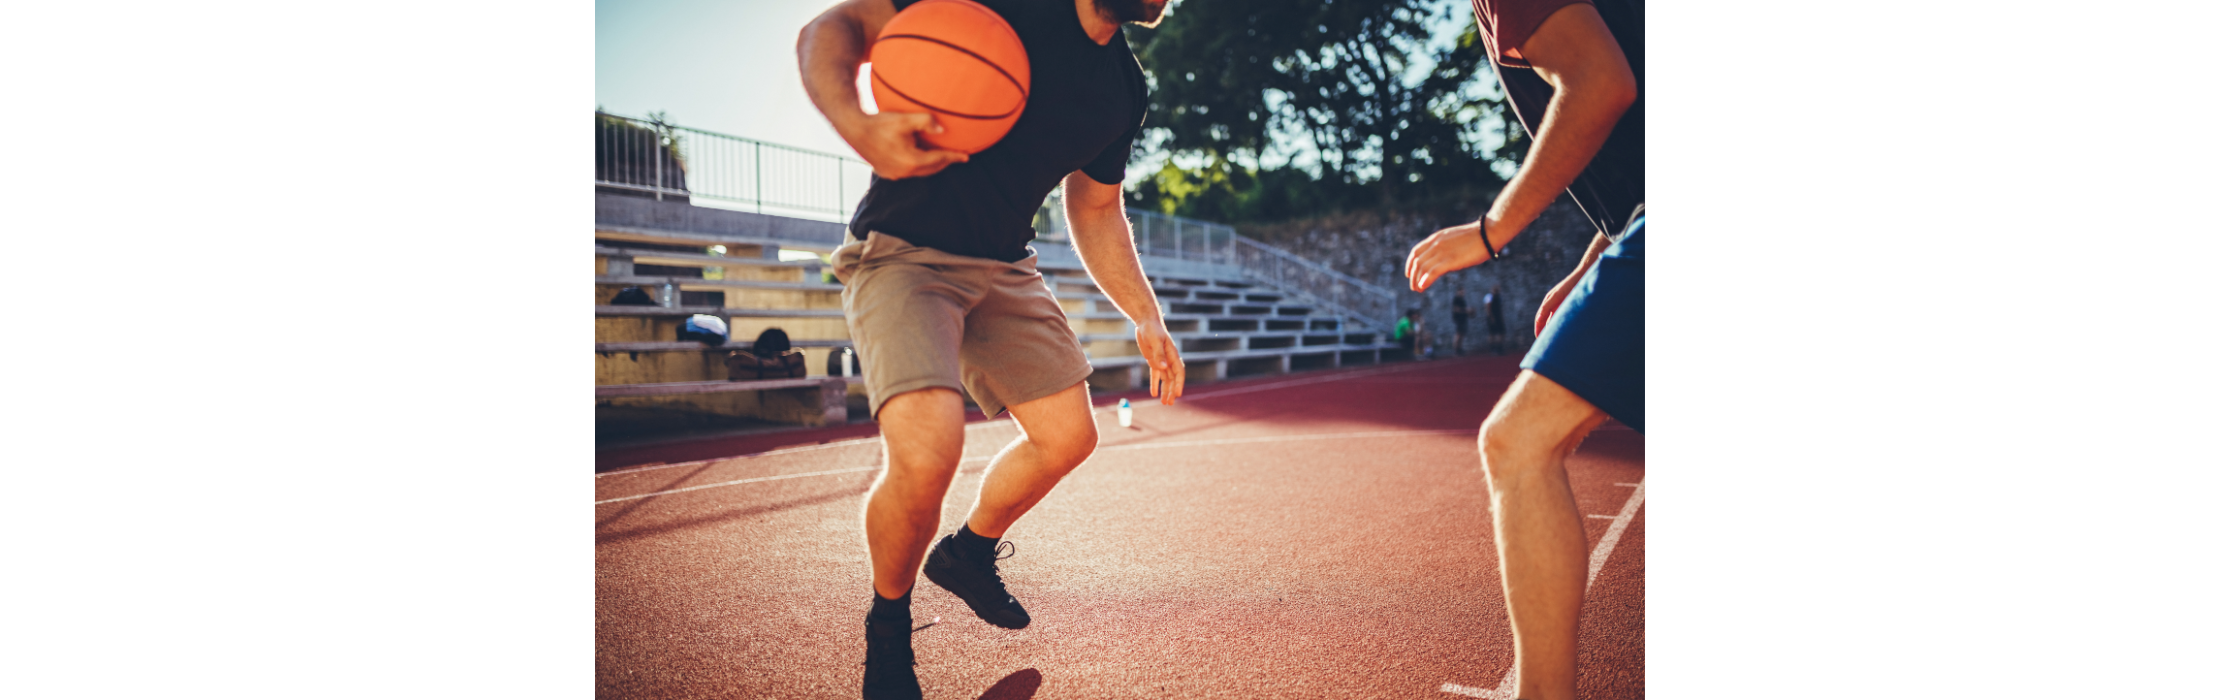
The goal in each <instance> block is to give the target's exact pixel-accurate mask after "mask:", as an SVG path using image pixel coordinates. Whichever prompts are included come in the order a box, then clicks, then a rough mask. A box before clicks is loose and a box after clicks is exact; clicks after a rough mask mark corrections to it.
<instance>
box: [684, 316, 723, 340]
mask: <svg viewBox="0 0 2240 700" xmlns="http://www.w3.org/2000/svg"><path fill="white" fill-rule="evenodd" d="M677 340H680V341H683V340H697V341H700V342H702V343H706V344H707V345H708V347H711V348H717V347H723V344H724V343H728V342H731V329H730V327H729V326H726V325H725V324H724V322H723V319H720V318H716V317H714V316H710V315H707V314H693V315H692V318H688V319H685V320H684V322H683V323H679V324H677Z"/></svg>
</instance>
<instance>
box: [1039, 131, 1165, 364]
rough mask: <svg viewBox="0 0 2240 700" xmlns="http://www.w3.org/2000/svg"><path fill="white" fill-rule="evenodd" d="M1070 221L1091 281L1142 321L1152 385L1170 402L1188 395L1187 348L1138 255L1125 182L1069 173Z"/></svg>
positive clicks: (1139, 339)
mask: <svg viewBox="0 0 2240 700" xmlns="http://www.w3.org/2000/svg"><path fill="white" fill-rule="evenodd" d="M1065 191H1066V194H1065V202H1066V225H1067V226H1070V227H1072V229H1073V249H1074V251H1075V252H1077V253H1080V254H1081V264H1082V266H1083V267H1087V268H1088V269H1089V277H1090V279H1093V280H1096V282H1097V287H1098V288H1099V289H1103V290H1104V295H1105V297H1107V298H1109V299H1111V300H1112V303H1113V304H1115V305H1118V306H1119V307H1120V313H1123V314H1127V316H1128V320H1130V321H1134V322H1135V324H1136V348H1137V349H1138V350H1141V351H1142V352H1143V360H1144V362H1145V363H1146V364H1148V365H1149V366H1150V368H1151V388H1152V393H1153V395H1154V396H1157V397H1159V402H1160V403H1163V404H1166V405H1168V406H1172V405H1174V401H1175V399H1177V398H1180V397H1181V396H1182V383H1183V372H1182V352H1181V351H1180V350H1177V349H1176V348H1175V345H1174V338H1173V337H1172V336H1169V335H1167V321H1166V317H1165V316H1164V315H1162V314H1160V313H1159V298H1158V297H1157V296H1155V295H1153V294H1152V292H1151V281H1150V280H1148V279H1145V278H1144V276H1143V265H1142V263H1141V262H1139V261H1138V260H1137V259H1136V243H1135V237H1134V236H1133V235H1131V234H1130V233H1129V231H1128V215H1127V213H1126V212H1124V211H1122V210H1121V208H1120V186H1119V185H1107V184H1104V183H1102V182H1097V181H1096V180H1094V179H1091V178H1090V177H1089V176H1088V175H1086V174H1083V173H1082V172H1080V171H1078V170H1077V171H1074V173H1073V174H1071V175H1067V176H1066V190H1065Z"/></svg>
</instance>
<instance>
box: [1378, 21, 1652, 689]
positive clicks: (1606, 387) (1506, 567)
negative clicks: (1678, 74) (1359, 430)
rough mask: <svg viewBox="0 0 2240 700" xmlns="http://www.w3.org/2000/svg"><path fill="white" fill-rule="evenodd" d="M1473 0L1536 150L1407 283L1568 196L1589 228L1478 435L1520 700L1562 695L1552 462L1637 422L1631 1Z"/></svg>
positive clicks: (1466, 262) (1636, 25) (1639, 225)
mask: <svg viewBox="0 0 2240 700" xmlns="http://www.w3.org/2000/svg"><path fill="white" fill-rule="evenodd" d="M1472 5H1473V9H1474V10H1475V11H1476V12H1475V14H1476V15H1477V20H1478V35H1479V36H1480V37H1483V38H1484V39H1485V41H1484V43H1485V46H1486V53H1487V56H1488V57H1489V58H1491V59H1492V60H1493V61H1494V63H1495V65H1496V67H1497V69H1498V70H1499V72H1500V77H1501V85H1502V91H1503V92H1505V93H1507V94H1508V97H1509V106H1510V107H1511V108H1512V109H1514V110H1516V113H1517V117H1518V119H1519V120H1520V121H1523V122H1524V124H1525V127H1526V130H1527V131H1528V132H1529V133H1530V134H1531V136H1532V148H1531V150H1530V151H1528V152H1527V153H1526V155H1525V160H1524V165H1523V166H1521V167H1520V168H1518V170H1517V175H1516V178H1515V179H1514V180H1512V181H1510V183H1509V185H1508V187H1506V188H1504V189H1503V190H1502V191H1501V194H1500V195H1499V196H1498V197H1496V198H1495V199H1494V202H1493V207H1492V209H1491V211H1488V212H1487V213H1486V214H1485V215H1484V216H1482V217H1480V218H1479V219H1478V220H1477V221H1474V222H1471V223H1468V224H1463V225H1461V226H1454V227H1450V228H1446V229H1442V230H1440V231H1438V232H1436V233H1433V234H1431V235H1430V236H1429V237H1426V238H1425V239H1424V240H1423V241H1422V242H1421V243H1418V244H1416V247H1415V249H1414V250H1413V251H1411V252H1410V253H1409V255H1408V268H1407V271H1408V279H1409V283H1410V284H1411V285H1412V286H1413V287H1414V288H1415V289H1416V290H1417V291H1422V290H1424V289H1429V288H1430V287H1431V283H1432V282H1433V281H1436V280H1438V279H1439V276H1440V275H1444V274H1446V273H1448V272H1452V271H1455V270H1458V269H1462V268H1465V267H1469V266H1472V265H1476V264H1478V263H1482V262H1485V261H1486V260H1488V259H1490V258H1492V257H1493V251H1495V250H1498V249H1500V247H1501V246H1502V245H1505V244H1507V243H1508V242H1509V240H1510V239H1511V238H1514V237H1516V235H1517V233H1518V232H1520V231H1522V230H1524V227H1525V225H1526V224H1529V223H1532V220H1533V219H1534V218H1537V217H1539V216H1540V213H1541V211H1543V210H1545V209H1546V208H1547V207H1548V205H1549V204H1550V203H1551V202H1553V201H1554V200H1555V198H1556V196H1557V195H1559V194H1563V193H1565V192H1566V191H1567V190H1568V192H1569V194H1570V195H1571V199H1572V200H1573V202H1574V203H1575V204H1576V205H1577V206H1579V207H1580V208H1581V209H1582V210H1584V211H1585V212H1586V213H1587V218H1588V219H1589V220H1591V221H1593V222H1594V225H1595V228H1596V229H1597V230H1598V233H1596V234H1595V237H1594V241H1593V242H1592V243H1591V244H1589V246H1588V248H1587V255H1586V258H1585V259H1584V260H1581V261H1580V262H1579V267H1578V269H1576V270H1573V271H1572V273H1571V274H1570V276H1568V277H1566V278H1564V280H1563V281H1562V282H1561V283H1559V284H1557V285H1556V287H1555V289H1553V290H1551V291H1549V292H1548V296H1547V298H1546V299H1544V300H1543V301H1542V302H1541V305H1540V312H1539V314H1538V316H1537V317H1536V318H1535V319H1534V321H1533V330H1534V331H1535V332H1537V333H1539V339H1538V340H1537V341H1535V342H1534V343H1533V345H1532V350H1531V351H1529V352H1527V353H1526V354H1525V358H1524V363H1523V368H1524V371H1523V372H1522V373H1520V374H1519V375H1518V377H1517V381H1516V383H1514V384H1511V385H1510V386H1509V389H1508V391H1507V393H1504V394H1502V395H1501V400H1500V401H1498V402H1496V403H1495V404H1494V407H1493V413H1492V415H1490V416H1488V417H1487V418H1486V421H1485V424H1484V426H1483V427H1482V428H1481V429H1480V430H1479V433H1478V447H1479V451H1480V456H1481V458H1482V459H1483V461H1484V465H1485V470H1486V478H1487V483H1488V485H1489V488H1491V489H1492V492H1493V524H1494V541H1495V543H1496V544H1497V546H1498V547H1499V548H1500V556H1501V585H1502V590H1503V591H1504V593H1505V594H1506V596H1507V599H1508V605H1509V623H1510V626H1511V627H1510V629H1511V632H1512V633H1513V634H1514V635H1515V638H1516V643H1517V644H1516V649H1517V661H1516V664H1517V666H1516V668H1517V681H1518V684H1517V693H1516V697H1517V698H1520V699H1529V700H1570V698H1572V697H1573V696H1574V695H1575V694H1576V692H1577V690H1576V688H1575V685H1576V683H1577V675H1578V637H1579V606H1580V601H1581V600H1582V599H1583V598H1585V597H1586V588H1587V549H1586V529H1585V527H1584V526H1583V525H1582V524H1581V523H1580V520H1579V508H1578V505H1577V504H1576V503H1575V502H1574V501H1573V500H1572V497H1571V486H1570V482H1569V481H1568V480H1567V477H1566V475H1565V471H1564V468H1563V460H1564V458H1565V457H1567V456H1569V455H1570V454H1571V453H1572V451H1574V450H1577V449H1578V447H1579V443H1580V442H1581V441H1583V440H1585V439H1586V436H1587V432H1588V431H1590V430H1593V429H1594V428H1595V426H1597V425H1601V424H1602V422H1603V420H1604V419H1605V418H1615V419H1617V420H1618V422H1621V423H1624V424H1626V425H1628V426H1632V427H1633V428H1634V429H1635V430H1640V429H1642V422H1641V421H1642V364H1643V353H1642V327H1641V326H1642V264H1643V250H1644V246H1645V243H1644V240H1645V239H1644V237H1643V234H1644V230H1645V226H1644V224H1643V217H1642V213H1643V209H1644V206H1643V205H1644V199H1643V183H1642V179H1643V174H1642V136H1643V134H1642V126H1641V125H1642V110H1643V107H1642V101H1641V84H1642V82H1641V81H1642V70H1643V64H1642V54H1641V46H1642V44H1641V3H1640V2H1639V0H1596V1H1595V2H1583V1H1582V0H1472Z"/></svg>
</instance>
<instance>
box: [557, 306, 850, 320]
mask: <svg viewBox="0 0 2240 700" xmlns="http://www.w3.org/2000/svg"><path fill="white" fill-rule="evenodd" d="M592 309H593V313H594V314H596V315H599V316H653V317H658V318H683V317H686V316H691V315H693V314H708V315H710V316H727V317H731V318H842V317H845V316H846V315H847V312H844V311H841V310H839V309H727V308H722V307H715V306H595V307H592Z"/></svg>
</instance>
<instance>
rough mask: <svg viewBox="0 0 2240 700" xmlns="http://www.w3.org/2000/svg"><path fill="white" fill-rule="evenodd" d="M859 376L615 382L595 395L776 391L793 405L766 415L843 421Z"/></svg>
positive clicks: (826, 422) (805, 420)
mask: <svg viewBox="0 0 2240 700" xmlns="http://www.w3.org/2000/svg"><path fill="white" fill-rule="evenodd" d="M862 381H863V379H862V378H861V377H846V378H843V377H808V378H805V379H764V380H758V381H746V382H727V381H707V382H667V383H662V384H615V385H607V386H601V387H598V388H597V390H596V391H597V394H598V398H601V399H614V398H625V397H650V396H689V395H695V394H715V393H726V392H741V391H754V392H779V393H781V394H791V395H793V396H791V401H790V403H791V404H792V405H788V406H773V407H771V410H772V411H773V413H774V414H775V415H769V416H765V417H766V418H770V419H774V420H780V421H784V422H789V423H802V424H806V425H827V426H830V425H843V424H846V423H847V422H848V384H850V383H851V382H856V383H860V382H862Z"/></svg>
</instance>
